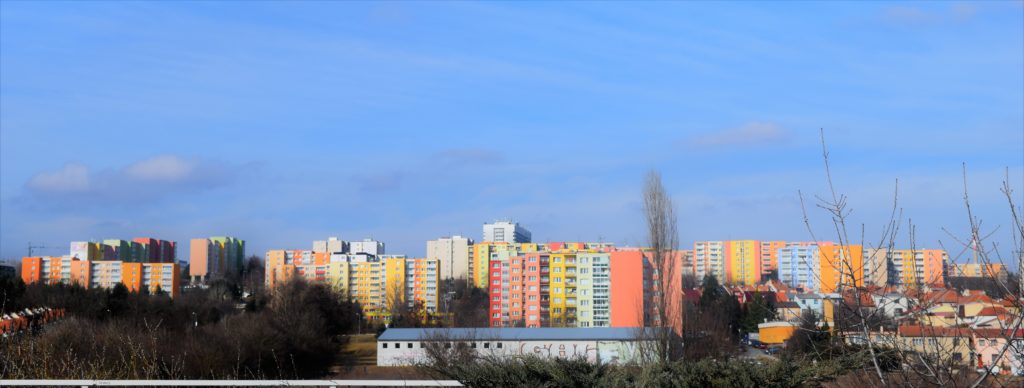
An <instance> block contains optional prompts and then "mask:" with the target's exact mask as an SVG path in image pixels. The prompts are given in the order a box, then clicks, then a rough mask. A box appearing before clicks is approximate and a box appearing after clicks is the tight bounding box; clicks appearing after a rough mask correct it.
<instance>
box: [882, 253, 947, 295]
mask: <svg viewBox="0 0 1024 388" xmlns="http://www.w3.org/2000/svg"><path fill="white" fill-rule="evenodd" d="M889 260H890V262H891V266H890V268H891V270H892V274H891V276H890V277H889V282H890V284H892V285H897V286H908V287H910V286H931V287H943V286H944V285H945V269H946V262H947V261H949V256H948V255H947V254H946V251H945V250H942V249H918V250H911V249H900V250H892V251H889Z"/></svg>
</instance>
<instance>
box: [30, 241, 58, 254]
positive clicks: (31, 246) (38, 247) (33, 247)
mask: <svg viewBox="0 0 1024 388" xmlns="http://www.w3.org/2000/svg"><path fill="white" fill-rule="evenodd" d="M37 249H57V247H48V246H45V245H32V242H31V241H29V242H28V257H32V252H33V251H35V250H37Z"/></svg>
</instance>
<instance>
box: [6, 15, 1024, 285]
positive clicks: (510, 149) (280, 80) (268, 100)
mask: <svg viewBox="0 0 1024 388" xmlns="http://www.w3.org/2000/svg"><path fill="white" fill-rule="evenodd" d="M2 7H3V12H2V13H0V31H2V34H0V46H3V47H4V51H5V55H4V56H2V57H0V78H2V82H0V108H2V109H0V110H2V113H3V114H0V128H2V130H0V175H2V177H3V178H2V179H0V258H3V259H5V260H12V261H13V260H17V259H18V258H20V257H22V256H25V254H26V253H27V252H26V248H27V244H28V242H30V241H31V242H33V243H37V244H40V243H41V244H47V245H53V246H57V247H58V250H56V251H39V252H38V253H39V254H41V255H52V254H58V253H59V252H61V250H63V249H65V248H66V245H67V242H69V241H81V240H97V241H99V240H102V239H103V238H107V237H109V236H158V237H160V238H166V239H168V240H173V241H178V242H181V243H185V242H188V241H189V240H190V239H191V238H195V237H198V236H213V235H229V236H239V237H240V238H244V239H246V241H247V242H248V243H249V244H251V245H250V246H247V251H249V252H254V253H258V254H259V253H262V252H266V251H267V250H268V249H271V248H275V247H277V248H289V249H306V248H308V247H307V246H306V245H305V244H306V242H308V241H312V240H315V239H322V238H324V237H326V236H339V237H341V238H343V239H347V240H358V239H362V238H367V237H369V238H374V239H377V240H381V241H385V242H387V243H388V250H389V252H396V253H404V254H407V255H409V257H423V256H424V255H425V242H426V241H428V240H433V239H436V238H438V237H442V236H450V235H463V236H467V237H470V238H474V239H478V238H480V237H481V236H480V225H482V224H483V223H484V222H489V221H493V220H496V219H500V218H512V219H514V220H516V221H518V222H521V223H522V224H523V225H524V226H526V227H527V228H529V230H530V231H532V232H533V234H534V240H536V241H539V242H544V241H611V242H615V243H617V244H622V245H633V246H638V245H643V241H644V238H643V236H644V230H643V224H642V214H641V211H640V202H641V200H640V199H641V197H640V190H641V184H642V182H643V176H644V173H645V172H646V171H647V170H648V169H651V168H654V169H657V170H659V171H660V172H661V173H662V175H663V177H664V181H665V184H666V187H667V189H668V191H669V192H670V193H672V194H673V196H674V197H675V201H676V203H677V205H678V207H679V211H678V214H679V215H680V223H679V225H680V238H681V241H684V242H686V241H703V240H732V239H741V238H756V239H764V240H786V241H806V240H810V239H811V236H810V235H809V233H808V232H807V231H806V230H805V229H804V225H803V220H802V218H803V215H802V214H801V211H800V206H799V199H798V198H797V194H796V193H797V190H801V191H802V192H804V193H805V194H806V195H807V198H808V200H809V201H813V195H815V194H817V195H824V194H826V190H825V187H824V185H825V176H824V173H823V169H822V161H821V150H820V144H819V143H818V141H819V139H818V131H819V129H820V128H824V132H825V136H826V139H827V141H828V143H829V146H830V149H831V151H832V154H831V156H832V160H831V162H832V166H833V168H834V170H833V175H834V178H835V181H836V184H837V186H838V188H839V189H840V190H841V191H843V192H845V193H847V194H848V195H849V197H850V204H851V207H852V208H853V209H854V214H853V217H854V218H853V223H854V225H855V229H859V225H860V222H864V223H866V226H867V228H868V235H867V237H868V238H867V239H868V241H873V240H875V239H876V238H875V236H877V234H878V233H879V232H878V230H879V228H880V227H881V226H882V225H883V224H884V223H885V222H886V220H887V218H888V212H889V210H890V208H891V196H892V189H893V183H894V182H895V180H896V179H899V180H900V187H901V190H900V191H901V195H900V196H901V200H902V202H901V205H902V207H903V208H904V215H905V217H909V218H911V219H913V220H914V221H915V224H917V225H918V228H917V235H918V241H919V243H918V245H921V246H930V247H937V246H938V241H940V240H941V241H942V242H943V243H944V244H945V245H946V248H947V249H948V250H949V251H950V255H951V256H953V255H955V253H956V252H958V251H959V249H958V247H956V242H955V241H953V239H952V238H951V237H949V236H947V235H946V234H945V232H944V231H943V230H942V229H941V228H943V227H945V228H948V229H949V230H950V231H951V232H952V233H954V234H955V235H956V236H957V237H958V238H961V239H962V238H964V237H965V236H966V235H967V233H966V230H967V228H966V212H965V211H964V210H963V207H962V198H961V197H962V195H963V194H962V179H961V163H962V162H966V163H967V170H968V179H969V181H970V191H971V198H972V200H974V204H973V205H974V210H975V212H976V214H978V215H979V216H980V217H981V218H982V219H984V220H985V226H986V227H987V228H988V227H995V226H996V225H1003V227H1002V228H1000V230H999V231H997V233H996V234H995V235H993V237H992V241H994V242H999V243H1001V245H1004V246H1008V245H1009V241H1010V239H1009V235H1008V233H1009V229H1010V228H1008V227H1007V226H1008V225H1006V224H1007V223H1008V222H1009V217H1008V214H1007V213H1008V211H1007V207H1006V205H1005V199H1003V198H1002V197H1001V194H1000V193H999V192H998V189H999V186H1000V183H1001V180H1002V179H1003V177H1004V174H1008V175H1009V177H1010V179H1011V185H1013V187H1014V188H1015V189H1017V192H1016V194H1017V195H1018V200H1020V198H1021V197H1020V195H1022V193H1024V184H1022V183H1024V182H1022V180H1021V176H1022V175H1024V170H1022V161H1024V130H1022V128H1024V112H1022V111H1021V109H1020V107H1021V106H1022V105H1024V92H1022V90H1021V89H1020V88H1006V87H1005V85H1021V84H1022V83H1024V76H1022V75H1021V72H1020V70H1019V69H1020V68H1022V67H1024V51H1022V49H1021V47H1024V41H1022V39H1024V38H1022V34H1021V33H1020V32H1021V30H1022V23H1021V20H1020V19H1019V18H1016V17H1014V15H1019V13H1020V7H1021V6H1020V3H1012V2H1011V3H982V4H973V3H934V4H932V3H925V4H921V3H900V4H897V3H884V4H883V3H877V4H874V3H873V4H864V5H858V4H773V5H770V6H767V5H757V4H746V5H744V6H739V5H731V4H672V5H666V7H662V8H659V9H658V11H659V12H657V13H652V12H645V8H644V6H643V5H640V6H637V7H635V8H630V7H625V6H622V5H618V4H596V5H588V6H587V7H585V9H584V8H581V7H579V6H577V5H575V4H543V5H541V4H528V5H513V4H486V3H484V4H481V3H472V4H460V3H450V4H436V5H432V6H430V7H424V6H422V5H419V4H415V3H387V4H365V3H356V4H353V3H337V4H335V3H327V4H309V5H308V8H314V9H316V10H317V11H318V12H307V11H309V9H303V12H298V11H296V9H294V8H292V9H289V8H282V7H277V6H275V5H273V4H255V5H253V6H252V7H247V8H244V9H239V8H230V9H228V8H225V7H223V6H222V5H219V4H164V3H146V4H116V5H111V4H102V3H80V4H61V5H56V4H46V3H41V4H35V3H10V2H5V3H3V4H2ZM1014 11H1016V12H1014ZM609 15H616V18H615V19H616V21H615V22H612V21H610V20H609V17H608V16H609ZM811 15H813V17H810V16H811ZM707 16H715V17H707ZM210 19H218V20H220V21H223V22H218V23H211V22H209V20H210ZM438 20H447V22H448V23H449V25H448V28H447V29H444V30H440V29H434V28H433V27H434V26H436V25H437V24H436V23H437V21H438ZM679 21H682V22H679ZM809 21H810V22H809ZM484 26H486V28H484ZM820 36H830V37H832V38H831V39H824V38H820ZM80 37H86V38H88V39H80ZM541 38H543V39H541ZM538 41H543V43H540V42H538ZM283 57H287V58H289V59H290V60H289V61H282V60H279V59H278V58H283ZM298 63H301V64H302V65H297V64H298ZM811 64H813V66H811ZM1006 168H1009V170H1006ZM1021 202H1024V201H1021ZM808 211H810V212H811V216H812V221H814V225H815V229H816V230H815V232H816V233H817V235H818V236H819V238H820V239H823V240H829V239H834V238H833V237H832V236H833V235H834V233H828V231H829V229H830V224H829V223H828V221H827V215H826V214H823V213H822V212H821V211H819V210H817V209H816V208H814V205H813V203H808ZM904 230H906V228H904ZM872 232H875V233H872ZM905 236H906V234H902V235H901V236H900V237H899V238H898V240H897V241H898V242H906V237H905ZM293 245H294V246H293ZM901 245H909V243H905V244H901ZM683 248H685V244H684V246H683ZM1004 253H1008V252H1004ZM1007 264H1009V265H1010V266H1011V268H1016V265H1017V264H1016V262H1014V261H1012V260H1010V262H1008V263H1007Z"/></svg>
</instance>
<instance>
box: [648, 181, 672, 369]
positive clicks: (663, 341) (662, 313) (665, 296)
mask: <svg viewBox="0 0 1024 388" xmlns="http://www.w3.org/2000/svg"><path fill="white" fill-rule="evenodd" d="M643 197H644V220H645V221H646V226H647V244H648V248H649V249H650V250H649V251H648V252H646V253H647V254H646V255H645V256H646V257H647V258H648V259H649V262H650V267H651V292H650V298H649V299H650V300H649V302H650V314H651V320H650V322H645V323H644V324H645V326H646V325H648V324H649V325H651V326H654V327H657V328H659V330H652V331H646V330H645V331H643V332H645V333H648V332H649V333H653V335H654V336H656V338H654V340H655V341H654V346H655V349H654V351H655V354H656V356H657V359H658V360H659V361H661V362H667V361H669V360H670V358H671V356H672V354H673V350H674V347H673V342H674V338H675V336H674V334H675V332H674V331H673V329H678V328H679V327H680V326H681V324H682V311H681V310H682V305H681V303H682V302H681V301H682V298H681V295H680V294H681V293H682V288H681V284H680V283H681V282H682V279H681V278H678V277H679V276H680V274H679V273H678V271H677V268H676V267H677V266H678V265H679V264H680V262H681V259H682V257H680V254H679V251H678V248H679V231H678V228H677V218H676V209H675V205H674V204H673V203H672V197H671V196H669V194H668V192H666V191H665V187H664V186H663V185H662V183H661V174H659V173H658V172H657V171H650V172H648V173H647V179H646V181H645V182H644V191H643ZM677 304H678V306H677Z"/></svg>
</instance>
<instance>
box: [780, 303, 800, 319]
mask: <svg viewBox="0 0 1024 388" xmlns="http://www.w3.org/2000/svg"><path fill="white" fill-rule="evenodd" d="M775 316H776V317H778V318H779V320H780V321H799V320H800V305H799V304H797V303H796V302H778V303H775Z"/></svg>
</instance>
